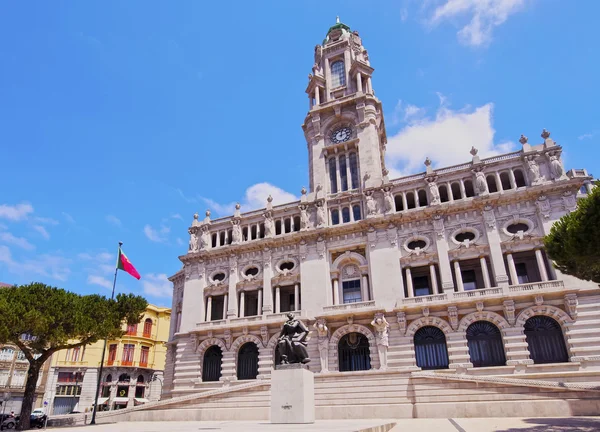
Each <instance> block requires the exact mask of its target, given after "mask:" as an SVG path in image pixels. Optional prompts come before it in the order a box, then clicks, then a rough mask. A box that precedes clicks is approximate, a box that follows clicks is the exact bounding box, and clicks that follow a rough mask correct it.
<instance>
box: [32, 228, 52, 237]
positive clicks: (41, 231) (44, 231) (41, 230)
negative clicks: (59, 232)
mask: <svg viewBox="0 0 600 432" xmlns="http://www.w3.org/2000/svg"><path fill="white" fill-rule="evenodd" d="M33 229H34V230H36V231H37V232H39V233H40V234H41V235H42V237H44V238H45V239H46V240H49V239H50V233H49V232H48V231H46V228H44V227H43V226H41V225H34V226H33Z"/></svg>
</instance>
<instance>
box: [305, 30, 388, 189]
mask: <svg viewBox="0 0 600 432" xmlns="http://www.w3.org/2000/svg"><path fill="white" fill-rule="evenodd" d="M336 21H337V22H336V24H335V25H333V26H332V27H331V28H330V29H329V31H328V32H327V35H326V36H325V39H324V40H323V44H322V45H317V46H316V47H315V62H314V65H313V67H312V73H311V74H309V76H308V78H309V82H308V87H307V88H306V93H307V94H308V98H309V108H310V110H309V112H308V114H307V116H306V118H305V120H304V124H303V125H302V129H303V130H304V135H305V137H306V142H307V145H308V157H309V177H310V192H312V193H315V192H317V193H318V194H319V195H321V194H329V195H331V194H340V193H343V192H346V191H363V190H365V189H366V190H368V189H370V188H375V187H380V186H381V185H382V183H384V182H387V170H386V168H385V162H384V154H385V145H386V141H387V138H386V133H385V123H384V120H383V110H382V107H381V102H380V101H379V99H377V98H376V97H375V93H374V92H373V87H372V84H371V76H372V74H373V68H372V67H371V65H370V62H369V56H368V53H367V50H366V49H365V48H364V47H363V45H362V40H361V38H360V36H359V34H358V32H357V31H352V30H351V29H350V27H348V26H347V25H346V24H344V23H341V22H340V20H339V18H338V19H337V20H336ZM319 191H322V192H319Z"/></svg>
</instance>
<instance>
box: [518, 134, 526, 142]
mask: <svg viewBox="0 0 600 432" xmlns="http://www.w3.org/2000/svg"><path fill="white" fill-rule="evenodd" d="M519 142H520V143H521V144H527V137H526V136H525V135H523V134H521V138H519Z"/></svg>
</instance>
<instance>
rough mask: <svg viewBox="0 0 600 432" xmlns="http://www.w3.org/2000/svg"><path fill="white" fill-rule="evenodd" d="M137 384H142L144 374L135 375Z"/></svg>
mask: <svg viewBox="0 0 600 432" xmlns="http://www.w3.org/2000/svg"><path fill="white" fill-rule="evenodd" d="M137 382H138V384H144V375H139V376H138V377H137Z"/></svg>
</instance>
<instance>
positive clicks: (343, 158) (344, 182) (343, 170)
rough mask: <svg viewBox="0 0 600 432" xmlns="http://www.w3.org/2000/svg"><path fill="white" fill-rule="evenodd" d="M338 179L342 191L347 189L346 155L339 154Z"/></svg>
mask: <svg viewBox="0 0 600 432" xmlns="http://www.w3.org/2000/svg"><path fill="white" fill-rule="evenodd" d="M340 180H341V183H342V184H341V188H342V190H343V191H347V190H348V171H347V169H346V156H344V155H341V156H340Z"/></svg>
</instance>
